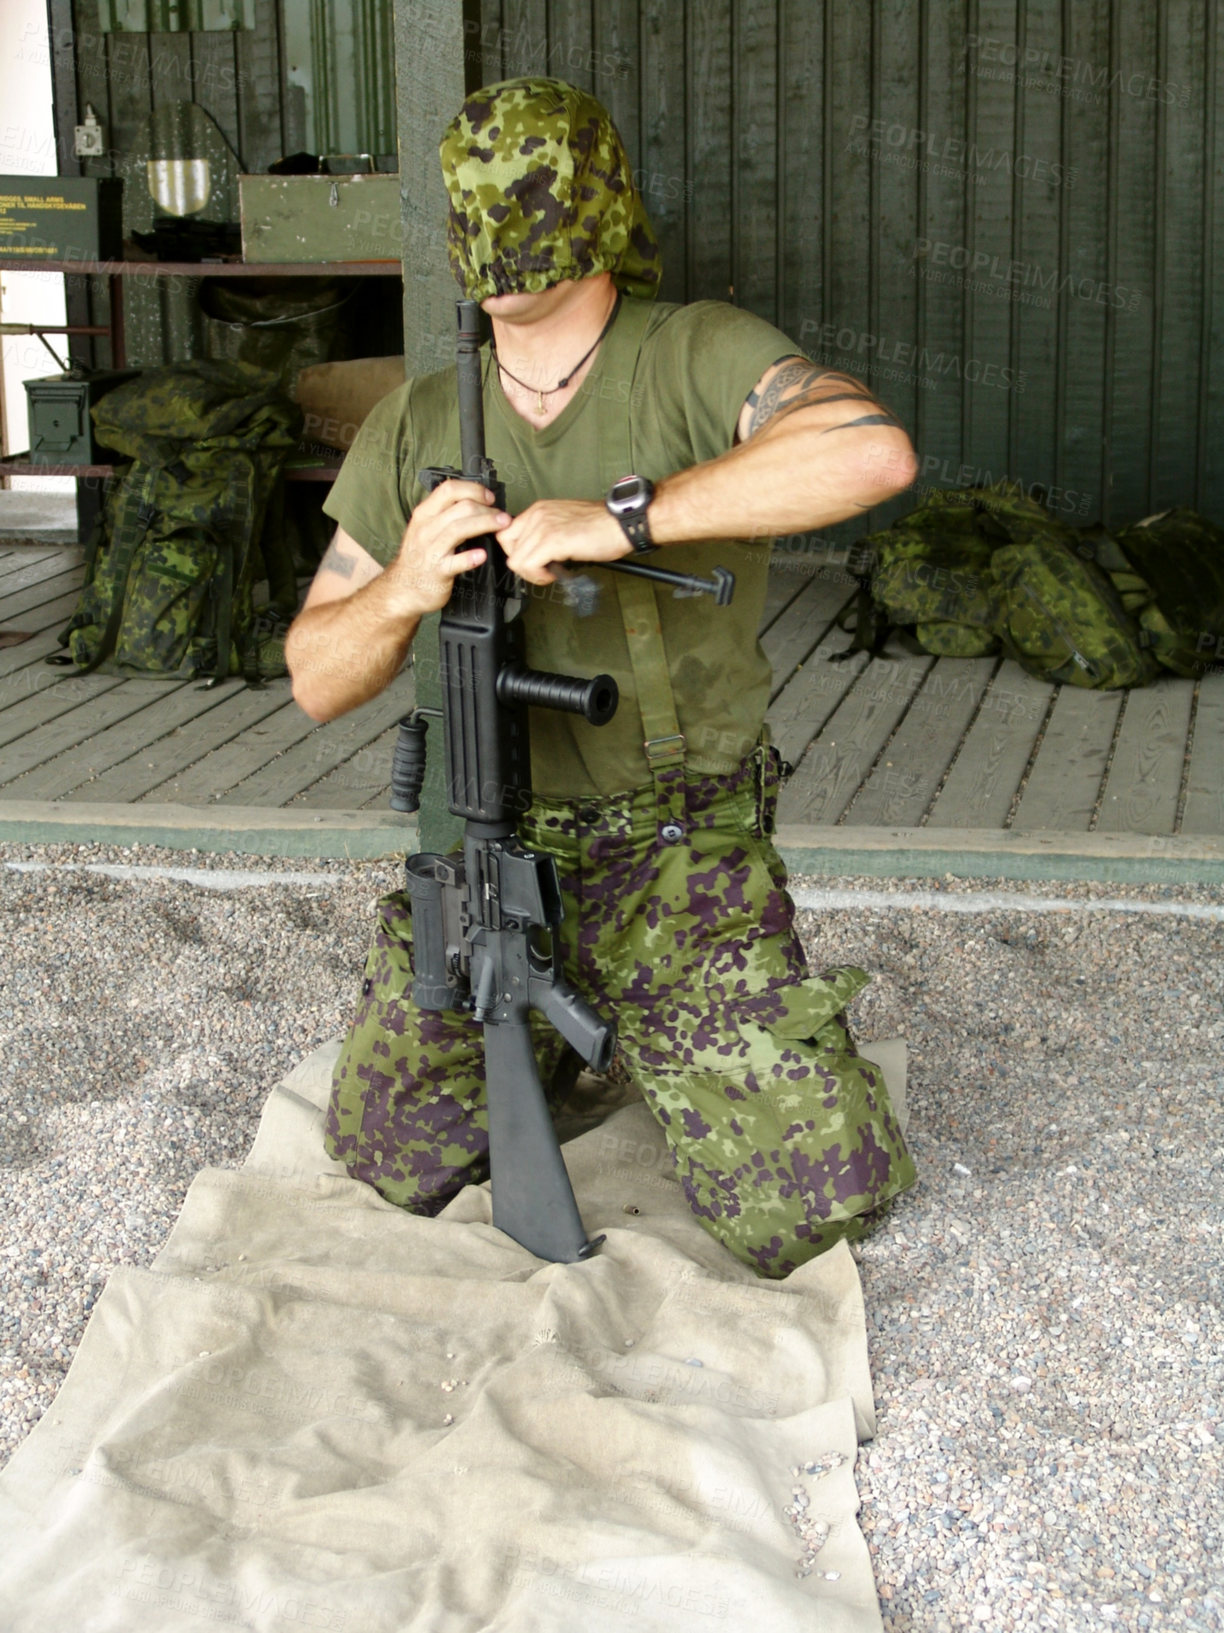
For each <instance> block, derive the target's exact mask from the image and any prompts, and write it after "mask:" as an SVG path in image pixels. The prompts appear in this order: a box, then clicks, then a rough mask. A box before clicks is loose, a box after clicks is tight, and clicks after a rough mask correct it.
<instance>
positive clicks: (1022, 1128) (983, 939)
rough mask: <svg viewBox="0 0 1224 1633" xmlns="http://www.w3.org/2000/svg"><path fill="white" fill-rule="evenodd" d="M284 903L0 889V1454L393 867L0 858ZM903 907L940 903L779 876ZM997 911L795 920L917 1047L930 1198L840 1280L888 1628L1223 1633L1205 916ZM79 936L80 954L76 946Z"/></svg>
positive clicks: (919, 1118)
mask: <svg viewBox="0 0 1224 1633" xmlns="http://www.w3.org/2000/svg"><path fill="white" fill-rule="evenodd" d="M4 861H23V862H28V861H36V862H49V863H52V864H63V863H78V864H79V863H81V862H108V863H118V864H123V865H128V866H141V867H147V866H150V865H159V864H160V865H171V866H176V867H182V866H184V865H188V866H194V867H199V868H204V869H208V870H210V871H217V870H222V869H225V868H230V867H233V868H240V869H250V868H252V867H258V868H259V869H261V870H264V871H269V872H274V873H288V874H294V873H297V874H301V873H302V872H303V871H304V870H306V869H308V870H309V872H310V873H311V874H312V875H323V876H324V878H323V879H322V880H314V881H313V882H312V881H309V880H304V879H299V880H298V881H297V882H296V883H294V884H292V885H285V884H273V885H267V886H262V887H260V888H258V889H251V890H242V891H227V892H218V891H212V890H205V889H202V888H201V887H200V886H199V885H198V884H190V883H183V882H178V881H165V880H150V879H147V878H146V879H141V880H139V881H136V882H133V881H128V880H119V879H114V878H109V877H105V876H101V875H97V874H90V873H84V872H72V871H66V870H62V869H60V868H59V867H57V868H56V869H55V870H54V871H52V872H50V873H48V872H47V871H36V872H17V871H14V870H12V869H10V868H6V867H0V914H2V915H3V923H4V926H5V929H6V931H7V935H6V937H5V947H6V957H5V962H4V974H3V984H2V997H0V1038H2V1039H3V1057H2V1058H3V1064H4V1074H3V1081H4V1084H5V1090H6V1093H7V1096H8V1101H9V1106H8V1111H7V1115H6V1116H5V1117H4V1119H3V1122H2V1124H0V1218H2V1220H3V1233H2V1237H0V1288H2V1290H3V1293H2V1296H3V1306H2V1309H3V1314H2V1320H3V1332H2V1334H0V1349H2V1353H0V1454H2V1455H3V1456H7V1455H8V1454H9V1453H10V1452H11V1450H12V1448H13V1447H14V1446H15V1445H16V1444H17V1443H18V1442H19V1441H20V1440H21V1439H22V1437H23V1436H24V1435H25V1434H26V1433H27V1432H28V1430H29V1428H30V1427H31V1426H32V1425H33V1423H34V1422H36V1421H37V1419H38V1417H39V1416H40V1414H41V1413H42V1412H43V1411H44V1410H45V1409H46V1407H47V1405H48V1403H49V1402H50V1400H51V1398H52V1396H53V1395H54V1393H55V1390H56V1389H57V1388H58V1386H59V1384H60V1382H61V1380H62V1378H63V1376H64V1373H65V1371H66V1370H67V1367H68V1363H69V1361H70V1360H71V1357H72V1354H73V1352H74V1349H75V1347H76V1344H77V1341H78V1340H79V1337H80V1334H81V1330H82V1327H83V1325H84V1322H85V1320H86V1318H87V1316H88V1313H89V1310H90V1308H91V1306H92V1304H93V1302H94V1299H95V1298H96V1297H97V1294H98V1292H99V1291H100V1290H101V1287H102V1285H103V1283H104V1282H105V1280H106V1277H107V1275H108V1274H109V1272H110V1270H111V1269H112V1268H113V1267H114V1266H115V1265H116V1264H121V1263H129V1264H145V1263H147V1262H148V1261H149V1259H150V1258H151V1257H152V1255H153V1254H154V1253H155V1252H156V1251H157V1249H158V1247H159V1246H160V1244H161V1242H162V1241H163V1239H164V1237H165V1234H166V1231H167V1230H168V1228H169V1226H170V1225H171V1223H172V1222H173V1220H174V1218H175V1216H176V1214H177V1212H178V1209H179V1207H180V1205H181V1203H182V1199H183V1195H184V1193H185V1191H186V1188H187V1185H188V1183H189V1181H190V1180H191V1178H192V1176H193V1175H194V1174H195V1173H196V1171H197V1170H198V1169H199V1168H201V1167H203V1166H204V1165H206V1164H220V1165H236V1164H237V1163H238V1162H240V1161H241V1159H242V1157H243V1155H244V1154H245V1151H246V1149H247V1147H248V1145H249V1143H250V1140H251V1138H252V1136H253V1134H254V1131H255V1126H256V1123H257V1120H258V1114H259V1110H260V1107H261V1104H262V1102H263V1099H264V1096H265V1094H266V1092H267V1090H268V1088H269V1087H270V1086H271V1085H272V1084H273V1083H274V1082H275V1081H276V1079H277V1078H278V1077H279V1076H280V1075H281V1074H282V1073H283V1072H285V1071H286V1070H287V1069H288V1068H289V1067H290V1066H292V1065H294V1064H295V1063H296V1062H297V1061H298V1060H300V1059H301V1057H302V1056H303V1055H304V1054H306V1053H307V1052H308V1051H309V1050H311V1049H312V1048H314V1047H315V1046H316V1045H317V1044H319V1043H321V1042H322V1041H323V1040H324V1039H326V1038H328V1037H331V1036H333V1035H334V1034H335V1033H336V1032H338V1031H339V1030H340V1029H341V1028H342V1026H343V1025H344V1023H345V1020H346V1018H347V1015H348V1012H349V1009H350V1006H351V1004H352V1002H353V999H354V996H355V992H356V982H357V974H358V970H359V967H360V963H361V960H362V957H363V955H364V950H365V945H366V940H367V936H368V933H369V927H370V918H371V913H370V910H371V905H372V903H373V901H374V899H375V897H376V896H377V895H378V894H379V892H380V891H381V890H383V889H385V888H387V887H388V886H389V885H390V884H391V883H393V882H397V869H396V868H395V866H394V864H391V863H372V864H368V863H362V864H348V863H339V862H311V863H309V864H304V863H300V862H293V861H277V860H268V861H263V860H261V861H259V862H258V863H252V862H251V861H250V860H249V859H247V858H242V857H233V856H231V857H225V856H205V855H200V856H195V855H190V856H185V855H184V854H183V853H181V852H165V851H156V850H153V849H151V848H147V847H146V848H139V849H138V848H135V847H133V848H131V849H122V850H120V849H113V848H110V849H106V848H102V847H83V846H82V847H78V846H55V847H51V846H47V847H42V846H29V845H10V846H6V847H0V863H3V862H4ZM793 883H794V886H795V888H796V890H797V891H798V890H799V889H801V888H808V889H816V890H819V889H821V888H822V887H823V886H826V885H828V886H834V885H835V886H837V887H839V888H844V887H846V886H851V887H858V888H860V889H862V890H864V891H867V890H870V891H873V892H876V891H880V890H885V891H888V892H890V893H896V894H899V895H902V896H904V895H905V894H906V893H907V892H909V891H914V890H919V889H921V890H924V891H926V890H930V889H931V888H932V885H931V881H927V880H921V881H904V880H898V881H882V880H879V879H863V880H845V879H837V880H817V879H796V880H795V881H793ZM985 887H989V888H996V889H1001V890H1004V891H1008V892H1010V893H1012V894H1014V895H1016V896H1019V897H1023V896H1025V895H1028V896H1043V897H1049V896H1051V895H1055V894H1056V895H1057V896H1058V897H1059V898H1060V899H1062V900H1064V901H1065V902H1066V903H1067V904H1068V907H1069V909H1072V910H1071V911H1069V912H1068V913H1067V914H1066V915H1065V916H1064V915H1062V914H1058V915H1050V914H1036V913H1032V912H1026V911H1025V910H1024V909H1023V907H1022V906H1020V905H1008V906H1006V907H999V908H995V909H992V910H991V911H989V912H988V913H983V914H980V915H979V914H973V915H964V914H954V913H950V912H947V911H943V910H941V909H940V908H939V907H937V906H936V907H929V908H921V907H917V906H914V905H912V904H911V905H909V906H905V907H901V908H888V907H884V908H865V907H856V908H855V909H837V910H825V911H820V912H804V913H803V914H802V916H801V923H802V926H803V930H804V934H805V939H806V942H807V945H808V948H809V952H810V953H811V955H812V957H813V962H814V964H815V966H816V967H817V968H819V967H821V966H822V965H825V964H829V963H835V962H850V963H860V964H863V965H864V966H865V967H866V968H868V969H870V970H872V971H873V972H875V974H876V980H875V981H874V982H873V983H872V985H871V987H869V988H868V990H867V992H866V993H865V994H864V995H863V996H862V997H861V998H860V999H859V1000H858V1001H857V1003H856V1005H855V1008H854V1011H853V1019H854V1023H855V1025H856V1027H857V1028H858V1030H859V1031H860V1033H861V1034H862V1035H863V1036H865V1037H871V1036H886V1035H897V1034H900V1035H902V1036H904V1037H905V1038H906V1039H907V1042H908V1044H909V1049H910V1095H909V1098H910V1105H911V1124H910V1138H911V1145H912V1147H913V1149H914V1152H915V1156H916V1158H917V1161H918V1164H919V1169H920V1176H921V1183H920V1186H919V1187H918V1189H916V1190H915V1191H914V1192H913V1193H912V1194H911V1195H909V1196H907V1197H905V1198H903V1199H902V1200H901V1201H900V1203H899V1204H898V1205H897V1206H896V1208H895V1209H894V1210H893V1212H892V1214H891V1216H890V1218H889V1220H888V1221H887V1222H886V1223H885V1225H884V1226H883V1227H882V1228H881V1229H880V1230H879V1231H877V1233H876V1234H875V1235H874V1236H873V1237H872V1238H870V1239H869V1240H868V1241H867V1242H866V1243H864V1245H863V1246H862V1248H861V1250H860V1258H861V1268H862V1273H863V1279H864V1284H865V1291H866V1298H867V1311H868V1323H869V1332H870V1343H871V1356H872V1367H873V1372H874V1377H875V1387H876V1398H877V1406H878V1409H879V1427H878V1433H877V1437H876V1439H875V1441H874V1442H873V1443H872V1444H871V1445H869V1446H867V1447H865V1448H864V1449H863V1452H862V1454H861V1456H860V1460H859V1465H858V1479H859V1487H860V1490H861V1493H862V1498H863V1511H862V1516H861V1519H862V1525H863V1529H864V1531H865V1532H866V1535H867V1539H868V1543H869V1545H870V1547H871V1551H872V1556H873V1560H874V1565H875V1572H876V1581H877V1585H878V1587H879V1591H880V1596H881V1601H882V1605H883V1611H884V1620H885V1625H886V1627H887V1628H888V1630H889V1633H908V1630H911V1629H913V1630H922V1633H928V1630H929V1633H944V1630H948V1629H960V1628H977V1627H986V1628H988V1629H991V1630H994V1629H998V1630H1001V1633H1007V1630H1010V1629H1013V1628H1016V1629H1020V1628H1023V1629H1028V1628H1053V1629H1059V1630H1065V1633H1078V1630H1083V1633H1090V1630H1091V1633H1096V1630H1098V1629H1102V1628H1114V1627H1118V1628H1136V1629H1138V1628H1143V1629H1151V1630H1160V1633H1163V1630H1164V1629H1182V1628H1186V1629H1221V1628H1224V1569H1222V1567H1221V1564H1220V1557H1219V1550H1220V1533H1221V1529H1224V1521H1222V1520H1221V1514H1220V1491H1221V1489H1222V1480H1221V1473H1222V1471H1221V1462H1222V1460H1224V1376H1222V1374H1224V1360H1222V1356H1224V1333H1222V1332H1221V1318H1220V1294H1221V1265H1222V1262H1224V1253H1222V1248H1221V1241H1220V1228H1221V1204H1220V1187H1219V1180H1220V1175H1221V1172H1222V1170H1224V1120H1222V1118H1221V1109H1220V1106H1221V1089H1222V1086H1224V1084H1222V1078H1224V1065H1222V1061H1224V1050H1222V1048H1221V1040H1222V1038H1224V1021H1222V1020H1221V1016H1222V1014H1224V1006H1222V1005H1221V986H1222V984H1224V962H1222V961H1221V959H1220V951H1221V941H1222V940H1224V922H1221V923H1213V922H1210V921H1206V920H1203V919H1192V918H1186V917H1179V916H1176V915H1173V914H1171V915H1169V916H1164V915H1161V916H1149V915H1144V916H1139V915H1132V914H1122V913H1116V912H1109V911H1105V910H1102V909H1100V908H1098V909H1096V910H1093V908H1092V903H1093V901H1094V900H1101V899H1103V898H1109V899H1117V898H1120V897H1127V898H1130V899H1139V900H1146V901H1150V902H1153V903H1159V902H1166V903H1175V902H1180V903H1198V904H1203V905H1217V906H1218V905H1221V904H1224V890H1221V889H1219V888H1216V887H1204V886H1181V887H1172V886H1119V885H1100V886H1096V885H1060V886H1053V885H1048V884H1047V885H1024V884H1014V883H1008V882H1006V881H952V880H948V881H946V882H944V883H943V884H941V885H939V886H938V889H939V890H940V891H941V892H942V893H943V894H945V895H946V896H954V895H958V894H964V893H965V892H970V891H974V890H978V889H981V888H985ZM66 927H68V928H67V929H66Z"/></svg>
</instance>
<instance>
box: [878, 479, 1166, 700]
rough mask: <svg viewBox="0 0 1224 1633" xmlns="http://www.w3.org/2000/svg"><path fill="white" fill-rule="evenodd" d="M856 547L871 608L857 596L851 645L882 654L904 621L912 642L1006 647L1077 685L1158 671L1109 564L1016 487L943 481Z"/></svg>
mask: <svg viewBox="0 0 1224 1633" xmlns="http://www.w3.org/2000/svg"><path fill="white" fill-rule="evenodd" d="M859 548H860V551H863V552H865V555H864V559H865V561H866V562H867V563H868V564H869V566H870V590H869V601H870V606H869V609H868V610H865V609H864V604H863V601H862V599H860V605H859V624H858V630H857V632H856V638H855V642H854V645H853V646H852V647H851V651H854V650H860V649H861V648H863V647H864V646H866V647H868V649H869V650H871V651H872V652H879V651H880V650H881V648H882V647H883V644H884V641H885V640H886V639H887V636H888V634H889V632H890V630H892V629H894V628H898V627H899V628H900V629H901V630H902V631H903V632H910V633H909V640H908V643H907V644H910V645H912V646H913V647H915V648H916V649H917V650H919V651H923V652H929V653H933V654H934V655H936V656H939V657H984V656H987V655H989V654H990V653H992V652H997V651H999V650H1002V651H1003V652H1005V653H1006V654H1007V656H1008V657H1011V658H1014V659H1015V660H1016V661H1017V662H1018V663H1020V664H1021V665H1023V667H1024V668H1025V669H1027V670H1028V671H1029V672H1030V673H1031V674H1034V675H1038V676H1040V677H1041V678H1042V679H1043V680H1052V681H1062V682H1066V683H1069V684H1071V685H1074V686H1090V687H1099V688H1109V687H1119V686H1141V685H1143V684H1144V683H1145V682H1146V681H1148V680H1150V679H1151V678H1152V676H1153V675H1154V674H1155V672H1156V667H1157V666H1156V662H1155V659H1154V657H1153V655H1152V654H1151V653H1150V652H1149V651H1147V650H1146V645H1145V643H1144V641H1143V639H1142V636H1141V633H1140V630H1139V626H1138V624H1137V623H1136V621H1135V618H1134V617H1133V616H1132V614H1131V612H1130V611H1129V610H1128V607H1127V605H1126V604H1125V602H1124V600H1123V597H1122V595H1121V594H1120V593H1119V591H1118V589H1117V588H1116V587H1115V585H1114V583H1113V581H1112V580H1111V578H1110V576H1109V574H1108V572H1107V571H1105V570H1104V569H1103V568H1102V567H1100V566H1098V565H1097V564H1096V562H1095V561H1093V560H1091V559H1085V556H1084V553H1083V552H1081V550H1080V548H1079V539H1078V537H1077V535H1076V533H1075V532H1074V530H1073V529H1071V528H1069V527H1067V526H1065V525H1064V524H1063V523H1061V522H1059V521H1057V520H1056V519H1055V518H1054V517H1052V516H1051V515H1050V514H1049V513H1048V512H1047V511H1046V510H1045V509H1044V508H1043V507H1042V506H1041V505H1039V504H1038V503H1037V502H1036V501H1035V500H1033V499H1030V498H1028V497H1026V496H1025V495H1023V494H1017V493H1015V492H1013V491H1010V490H1009V489H1007V488H1004V487H997V488H982V489H963V490H962V489H949V490H948V491H947V492H946V493H940V494H936V495H934V496H932V498H931V499H930V500H929V501H928V503H927V504H925V505H923V506H922V507H921V508H920V509H918V510H915V511H912V512H911V513H910V514H909V515H908V516H903V517H901V518H900V519H899V520H898V521H897V522H895V523H894V524H893V526H892V527H891V528H888V529H886V530H885V531H884V532H882V533H876V534H873V535H872V536H871V537H870V538H868V539H866V540H864V541H863V544H862V545H861V546H860V547H859ZM868 631H869V632H870V638H869V639H865V638H864V637H865V635H866V634H867V632H868Z"/></svg>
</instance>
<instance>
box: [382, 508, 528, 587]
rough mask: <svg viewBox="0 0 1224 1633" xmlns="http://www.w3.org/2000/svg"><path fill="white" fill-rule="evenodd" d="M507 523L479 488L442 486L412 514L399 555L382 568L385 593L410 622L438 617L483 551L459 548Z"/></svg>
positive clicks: (479, 559)
mask: <svg viewBox="0 0 1224 1633" xmlns="http://www.w3.org/2000/svg"><path fill="white" fill-rule="evenodd" d="M509 520H510V518H509V516H508V515H507V514H506V512H505V511H504V510H498V509H497V508H496V507H495V506H494V503H493V495H492V494H491V493H490V492H489V490H488V488H484V487H481V485H480V484H479V482H456V481H450V482H443V483H442V484H441V486H440V487H437V488H435V489H434V491H433V492H432V493H430V494H426V496H425V498H424V499H422V500H421V503H420V504H419V505H418V506H417V507H416V509H415V510H414V511H413V513H412V515H411V517H410V518H409V521H408V526H407V528H406V529H405V531H404V537H403V540H402V541H401V543H400V548H399V554H398V555H397V556H396V558H395V560H394V561H393V562H392V563H391V565H390V566H389V567H388V568H387V573H386V578H387V586H386V587H387V591H388V593H389V594H390V595H391V596H392V597H393V598H394V602H395V604H396V605H397V606H401V607H402V610H403V611H404V612H405V613H406V614H407V615H409V616H411V617H414V618H421V617H424V615H425V614H426V613H429V612H441V610H442V608H443V607H444V606H445V605H446V603H447V602H448V601H449V600H450V595H451V590H452V589H453V587H454V582H455V579H456V578H457V577H458V576H459V574H460V573H466V572H467V571H469V569H471V568H472V567H479V566H480V564H481V562H483V561H484V559H485V551H484V550H483V549H482V548H480V547H479V546H478V547H477V548H475V549H472V550H462V549H460V548H459V546H460V545H463V544H466V543H467V541H468V540H469V539H478V538H480V537H481V535H482V534H485V533H495V532H497V530H498V529H499V528H502V527H505V525H506V524H507V523H508V522H509Z"/></svg>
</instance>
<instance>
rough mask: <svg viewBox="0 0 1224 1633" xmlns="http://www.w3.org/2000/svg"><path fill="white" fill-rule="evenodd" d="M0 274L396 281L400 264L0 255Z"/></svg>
mask: <svg viewBox="0 0 1224 1633" xmlns="http://www.w3.org/2000/svg"><path fill="white" fill-rule="evenodd" d="M0 272H63V273H65V274H76V275H77V276H81V277H98V278H168V277H170V276H172V275H174V276H177V277H180V278H218V277H225V278H268V277H277V278H324V277H341V278H398V277H400V276H402V274H403V265H402V263H401V262H400V261H398V260H395V261H34V260H31V259H30V258H28V257H24V256H16V257H15V256H11V255H0Z"/></svg>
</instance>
